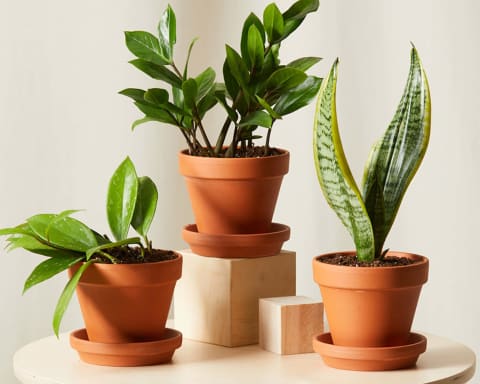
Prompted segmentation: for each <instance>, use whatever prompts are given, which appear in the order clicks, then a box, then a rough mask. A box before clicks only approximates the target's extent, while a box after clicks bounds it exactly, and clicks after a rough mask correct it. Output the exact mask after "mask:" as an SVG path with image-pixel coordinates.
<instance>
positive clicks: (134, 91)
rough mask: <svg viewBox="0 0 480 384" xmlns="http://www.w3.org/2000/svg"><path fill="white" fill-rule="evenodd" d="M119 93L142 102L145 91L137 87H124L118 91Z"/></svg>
mask: <svg viewBox="0 0 480 384" xmlns="http://www.w3.org/2000/svg"><path fill="white" fill-rule="evenodd" d="M118 93H119V94H120V95H123V96H127V97H129V98H131V99H132V100H133V101H140V102H143V101H145V99H144V95H145V91H144V90H143V89H138V88H126V89H124V90H122V91H120V92H118Z"/></svg>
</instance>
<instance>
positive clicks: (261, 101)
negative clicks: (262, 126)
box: [256, 95, 282, 119]
mask: <svg viewBox="0 0 480 384" xmlns="http://www.w3.org/2000/svg"><path fill="white" fill-rule="evenodd" d="M256 99H257V101H258V103H259V104H260V105H261V106H262V107H263V108H265V110H266V111H267V112H268V114H269V115H270V116H272V118H274V119H281V118H282V116H281V115H280V114H279V113H277V112H276V111H274V109H273V108H272V106H271V105H270V104H268V102H267V100H265V99H262V98H261V97H260V96H258V95H257V96H256Z"/></svg>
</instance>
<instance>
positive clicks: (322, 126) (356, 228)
mask: <svg viewBox="0 0 480 384" xmlns="http://www.w3.org/2000/svg"><path fill="white" fill-rule="evenodd" d="M337 66H338V60H337V61H335V63H334V64H333V66H332V69H331V70H330V73H329V75H328V78H327V79H325V80H324V81H323V82H322V86H321V88H320V93H319V95H318V101H317V109H316V112H315V122H314V135H313V151H314V159H315V168H316V170H317V176H318V180H319V182H320V186H321V188H322V191H323V194H324V195H325V198H326V200H327V202H328V204H329V205H330V207H332V209H333V210H334V211H335V213H336V214H337V216H338V217H339V218H340V220H341V221H342V223H343V224H344V225H345V227H346V228H347V229H348V231H349V232H350V235H351V236H352V238H353V240H354V242H355V247H356V249H357V258H358V259H359V260H371V259H373V256H374V237H373V229H372V225H371V223H370V219H369V217H368V214H367V210H366V208H365V205H364V203H363V201H362V197H361V195H360V191H359V189H358V187H357V185H356V183H355V180H354V179H353V176H352V173H351V171H350V168H349V166H348V163H347V159H346V158H345V154H344V151H343V146H342V142H341V140H340V134H339V132H338V122H337V111H336V101H335V96H336V85H337Z"/></svg>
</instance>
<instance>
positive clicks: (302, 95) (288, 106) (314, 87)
mask: <svg viewBox="0 0 480 384" xmlns="http://www.w3.org/2000/svg"><path fill="white" fill-rule="evenodd" d="M321 84H322V79H320V78H318V77H315V76H309V77H307V79H306V80H305V81H304V82H303V83H301V84H300V85H298V86H296V87H295V88H293V89H291V90H290V91H289V92H287V93H284V94H282V95H281V96H280V97H279V99H278V101H277V103H276V104H275V108H274V110H275V112H277V113H278V114H280V115H288V114H289V113H292V112H295V111H297V110H299V109H300V108H303V107H305V106H307V105H308V104H310V101H312V100H313V99H314V97H315V96H316V95H317V93H318V90H319V89H320V85H321Z"/></svg>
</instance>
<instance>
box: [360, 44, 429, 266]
mask: <svg viewBox="0 0 480 384" xmlns="http://www.w3.org/2000/svg"><path fill="white" fill-rule="evenodd" d="M430 111H431V106H430V90H429V87H428V81H427V76H426V75H425V71H424V69H423V67H422V64H421V61H420V58H419V56H418V52H417V51H416V49H415V48H412V51H411V61H410V71H409V75H408V79H407V84H406V86H405V90H404V93H403V96H402V98H401V100H400V103H399V105H398V108H397V111H396V113H395V116H394V117H393V120H392V122H391V123H390V125H389V126H388V128H387V130H386V132H385V133H384V135H383V137H382V138H381V139H380V141H379V142H378V143H376V145H375V146H374V147H373V149H372V152H371V155H370V157H369V160H368V162H367V164H366V166H365V172H364V178H363V196H364V199H365V201H373V202H375V201H378V198H379V197H378V196H381V198H382V201H381V203H382V204H383V205H384V209H383V217H382V216H381V215H380V214H379V210H378V208H377V204H376V203H374V204H369V205H367V209H368V213H369V215H370V217H371V219H372V225H373V227H374V231H375V234H376V238H375V244H376V257H379V256H380V255H381V252H382V248H383V244H384V242H385V238H386V237H387V235H388V232H389V231H390V228H391V226H392V224H393V222H394V220H395V217H396V215H397V212H398V209H399V207H400V204H401V201H402V199H403V196H404V194H405V192H406V190H407V188H408V185H409V184H410V182H411V181H412V178H413V176H414V175H415V173H416V171H417V169H418V167H419V166H420V163H421V162H422V159H423V157H424V155H425V152H426V149H427V145H428V141H429V137H430ZM380 212H381V213H382V211H380Z"/></svg>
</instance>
